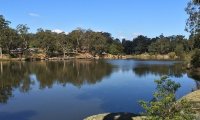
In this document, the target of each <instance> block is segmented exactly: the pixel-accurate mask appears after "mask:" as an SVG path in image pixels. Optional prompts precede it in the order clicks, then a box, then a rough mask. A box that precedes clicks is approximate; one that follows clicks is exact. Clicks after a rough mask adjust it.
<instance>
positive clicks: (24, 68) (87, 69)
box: [0, 60, 112, 103]
mask: <svg viewBox="0 0 200 120" xmlns="http://www.w3.org/2000/svg"><path fill="white" fill-rule="evenodd" d="M0 68H1V69H0V70H1V71H0V102H1V103H6V102H7V100H8V99H9V98H10V97H12V96H13V95H12V92H13V90H14V89H19V90H20V91H21V92H28V91H29V90H31V85H34V82H35V81H34V80H31V77H30V76H31V75H36V78H37V81H38V83H39V87H40V89H44V88H47V87H48V88H51V87H52V86H53V85H54V84H60V85H63V86H65V85H66V84H73V85H74V86H77V87H81V86H82V85H83V84H95V83H97V82H100V81H101V80H102V79H103V77H105V76H109V75H110V74H111V73H112V65H111V64H108V63H106V62H104V61H93V60H73V61H71V60H70V61H65V62H45V61H44V62H1V64H0Z"/></svg>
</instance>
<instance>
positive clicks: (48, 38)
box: [36, 29, 57, 56]
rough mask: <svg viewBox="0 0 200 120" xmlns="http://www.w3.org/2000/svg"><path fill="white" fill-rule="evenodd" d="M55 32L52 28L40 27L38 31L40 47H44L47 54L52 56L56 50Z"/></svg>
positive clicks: (37, 36) (37, 37)
mask: <svg viewBox="0 0 200 120" xmlns="http://www.w3.org/2000/svg"><path fill="white" fill-rule="evenodd" d="M55 34H56V33H53V32H51V30H43V29H38V31H37V33H36V39H37V40H38V42H39V47H40V48H42V49H43V50H44V51H45V53H46V55H48V56H51V55H52V53H53V52H54V51H55V50H56V47H57V45H56V39H55Z"/></svg>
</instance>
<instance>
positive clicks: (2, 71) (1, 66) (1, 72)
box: [1, 62, 3, 74]
mask: <svg viewBox="0 0 200 120" xmlns="http://www.w3.org/2000/svg"><path fill="white" fill-rule="evenodd" d="M1 74H3V63H2V62H1Z"/></svg>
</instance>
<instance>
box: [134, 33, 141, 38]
mask: <svg viewBox="0 0 200 120" xmlns="http://www.w3.org/2000/svg"><path fill="white" fill-rule="evenodd" d="M139 35H142V34H141V33H133V36H134V37H138V36H139Z"/></svg>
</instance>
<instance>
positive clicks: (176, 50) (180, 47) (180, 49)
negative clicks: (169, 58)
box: [175, 44, 184, 58]
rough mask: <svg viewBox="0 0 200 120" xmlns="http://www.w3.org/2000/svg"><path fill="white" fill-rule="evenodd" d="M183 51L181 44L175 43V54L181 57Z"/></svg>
mask: <svg viewBox="0 0 200 120" xmlns="http://www.w3.org/2000/svg"><path fill="white" fill-rule="evenodd" d="M183 51H184V47H183V44H179V45H176V48H175V53H176V55H177V56H179V57H181V58H182V57H183Z"/></svg>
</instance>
